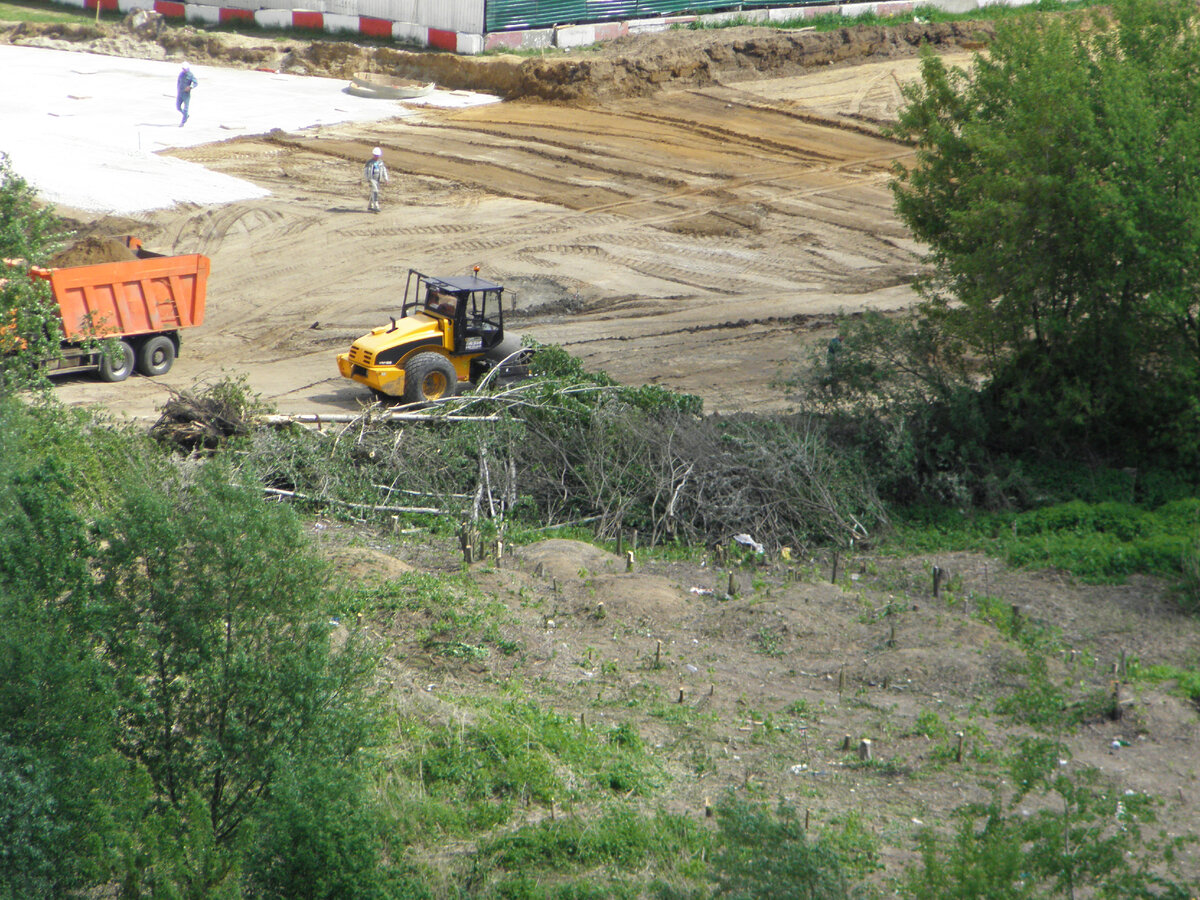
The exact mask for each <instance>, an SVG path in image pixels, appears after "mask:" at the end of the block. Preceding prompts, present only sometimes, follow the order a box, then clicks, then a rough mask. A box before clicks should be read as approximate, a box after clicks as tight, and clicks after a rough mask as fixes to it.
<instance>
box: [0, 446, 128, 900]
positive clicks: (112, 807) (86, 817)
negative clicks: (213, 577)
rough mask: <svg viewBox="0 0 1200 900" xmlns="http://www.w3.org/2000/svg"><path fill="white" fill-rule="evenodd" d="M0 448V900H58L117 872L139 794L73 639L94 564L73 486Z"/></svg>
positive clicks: (89, 663)
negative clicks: (28, 466) (71, 500)
mask: <svg viewBox="0 0 1200 900" xmlns="http://www.w3.org/2000/svg"><path fill="white" fill-rule="evenodd" d="M0 443H2V444H3V449H4V450H5V451H6V452H5V453H4V454H3V455H0V460H2V462H0V834H2V835H3V838H0V898H6V900H7V898H10V897H11V898H17V897H20V898H39V897H46V898H51V897H61V896H64V895H65V894H67V893H68V892H69V891H71V890H73V889H76V888H79V887H80V886H82V885H85V884H88V883H91V882H92V881H94V880H96V879H99V880H103V879H104V878H105V877H106V875H107V874H108V873H109V872H110V871H111V867H112V865H113V863H114V860H115V857H116V852H117V851H116V848H117V846H118V845H119V844H120V843H121V842H122V841H123V836H122V835H123V834H124V831H123V826H122V824H121V821H122V820H123V819H124V820H126V822H127V819H128V815H127V814H129V813H130V812H131V810H132V806H131V803H130V801H131V800H132V798H133V797H134V796H135V795H136V794H137V791H136V788H135V787H134V786H133V785H131V784H130V783H129V781H128V779H127V777H126V775H127V773H126V767H125V766H124V765H123V764H122V762H121V760H120V759H119V757H118V756H117V754H116V752H115V749H114V744H115V734H114V729H113V727H112V717H111V715H110V713H109V705H108V701H109V699H110V697H111V695H110V694H109V692H108V690H107V683H106V680H105V678H104V677H103V672H102V670H101V667H99V666H98V664H97V661H96V659H95V657H94V655H93V654H92V653H91V652H90V648H89V646H88V644H87V643H86V642H81V641H78V640H76V638H75V634H76V633H77V627H78V625H79V624H80V622H81V621H82V617H83V614H84V609H85V607H86V605H87V602H88V599H89V597H90V586H91V581H92V579H91V575H90V572H89V565H90V562H91V560H92V554H91V552H90V550H89V547H88V544H87V526H86V523H85V522H84V521H83V519H81V518H80V517H79V516H78V515H77V514H76V513H75V512H74V511H73V510H72V509H71V507H70V503H69V498H70V493H71V489H72V488H71V483H70V481H69V479H67V478H66V477H65V476H64V474H63V473H62V471H61V470H60V469H59V467H58V466H56V465H55V462H54V460H53V459H52V458H51V459H47V460H45V461H43V463H42V464H41V465H38V466H36V467H34V468H32V469H31V470H29V471H24V466H23V465H22V463H23V462H24V461H23V460H21V459H20V458H19V457H18V456H17V455H16V454H13V453H12V452H11V450H12V448H11V447H10V446H8V444H7V443H6V442H0Z"/></svg>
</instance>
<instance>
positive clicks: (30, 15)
mask: <svg viewBox="0 0 1200 900" xmlns="http://www.w3.org/2000/svg"><path fill="white" fill-rule="evenodd" d="M101 18H120V17H119V16H117V15H116V14H114V13H101ZM95 21H96V13H95V12H94V11H91V12H85V13H81V12H75V11H74V7H58V6H54V5H53V4H50V3H0V22H30V23H32V24H34V25H41V24H45V23H60V22H61V23H71V24H80V25H83V24H87V23H89V22H95Z"/></svg>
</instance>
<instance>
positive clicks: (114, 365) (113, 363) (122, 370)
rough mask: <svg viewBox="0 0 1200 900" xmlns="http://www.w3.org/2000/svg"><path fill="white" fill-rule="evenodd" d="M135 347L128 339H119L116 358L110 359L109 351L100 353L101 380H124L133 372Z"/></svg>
mask: <svg viewBox="0 0 1200 900" xmlns="http://www.w3.org/2000/svg"><path fill="white" fill-rule="evenodd" d="M133 359H134V358H133V348H132V347H130V346H129V342H128V341H117V354H116V358H115V359H109V357H108V354H107V353H103V352H102V353H101V354H100V380H101V381H109V382H113V381H124V380H125V379H126V378H128V377H129V376H130V375H131V374H133Z"/></svg>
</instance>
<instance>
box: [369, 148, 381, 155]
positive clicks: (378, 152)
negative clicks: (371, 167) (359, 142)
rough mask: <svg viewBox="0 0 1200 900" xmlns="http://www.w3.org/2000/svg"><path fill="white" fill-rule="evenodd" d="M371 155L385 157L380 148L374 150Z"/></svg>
mask: <svg viewBox="0 0 1200 900" xmlns="http://www.w3.org/2000/svg"><path fill="white" fill-rule="evenodd" d="M371 155H372V156H383V151H382V150H380V149H379V148H378V147H376V148H375V149H374V150H372V151H371Z"/></svg>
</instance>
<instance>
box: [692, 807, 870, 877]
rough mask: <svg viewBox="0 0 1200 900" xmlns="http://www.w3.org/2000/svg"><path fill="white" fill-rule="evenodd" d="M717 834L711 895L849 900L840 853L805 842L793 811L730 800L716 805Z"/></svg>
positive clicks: (806, 839)
mask: <svg viewBox="0 0 1200 900" xmlns="http://www.w3.org/2000/svg"><path fill="white" fill-rule="evenodd" d="M717 823H718V825H719V826H720V833H719V835H718V837H717V849H716V852H715V853H714V854H713V856H712V878H713V880H714V882H715V896H717V897H729V898H734V900H769V898H780V900H783V898H794V897H804V898H810V900H842V898H848V897H850V888H849V884H848V883H847V879H846V876H845V873H844V867H843V861H842V858H841V856H840V854H839V853H838V852H837V851H836V850H834V849H833V848H832V847H831V846H830V845H829V844H828V843H826V842H824V841H814V840H810V839H809V837H808V835H807V834H806V833H805V830H804V825H803V823H802V822H800V821H799V819H798V818H797V816H796V811H795V810H794V809H792V808H791V807H789V806H787V805H786V804H784V803H782V802H781V803H780V804H779V807H778V809H777V810H776V811H775V813H774V814H772V813H771V812H769V811H768V810H765V809H763V808H762V807H760V806H757V805H754V804H749V803H743V802H738V801H731V802H728V803H725V804H722V805H720V806H718V807H717Z"/></svg>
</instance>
